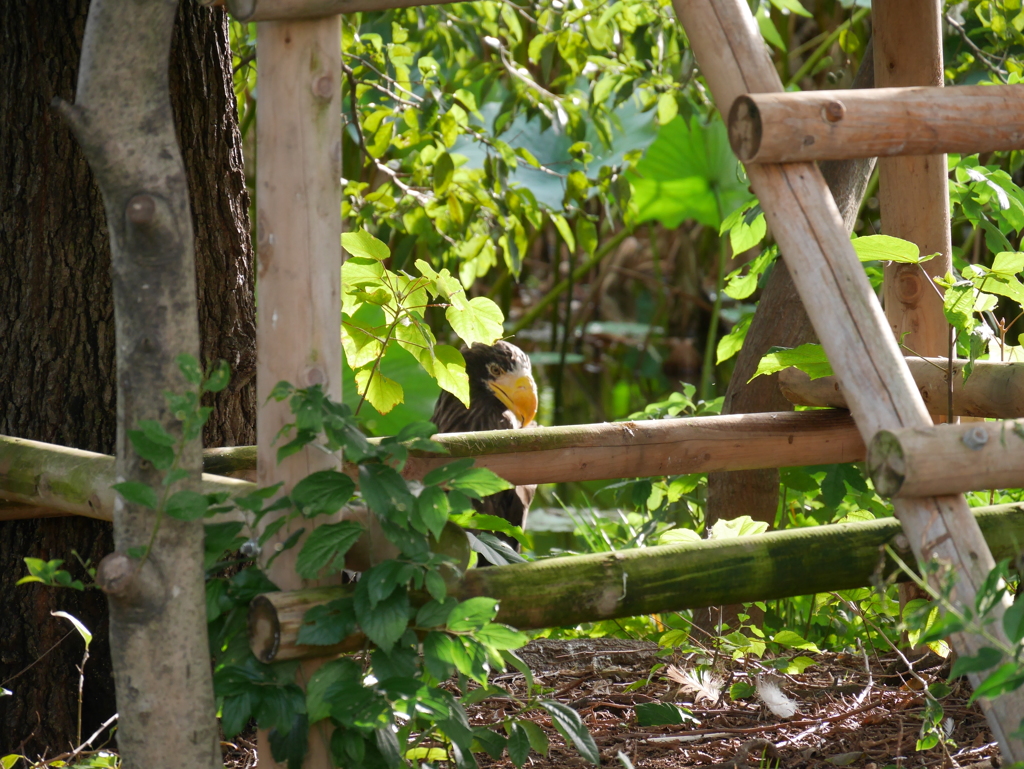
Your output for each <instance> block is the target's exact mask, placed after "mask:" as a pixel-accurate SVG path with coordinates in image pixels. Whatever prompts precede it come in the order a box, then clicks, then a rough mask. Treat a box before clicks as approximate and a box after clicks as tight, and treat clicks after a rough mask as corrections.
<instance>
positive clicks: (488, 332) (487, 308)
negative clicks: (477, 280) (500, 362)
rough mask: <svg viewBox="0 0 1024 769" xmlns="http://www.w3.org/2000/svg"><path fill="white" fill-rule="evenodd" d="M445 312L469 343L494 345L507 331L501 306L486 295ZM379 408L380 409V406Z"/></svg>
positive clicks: (452, 324) (455, 329)
mask: <svg viewBox="0 0 1024 769" xmlns="http://www.w3.org/2000/svg"><path fill="white" fill-rule="evenodd" d="M444 314H445V317H446V318H447V319H448V322H449V323H450V324H451V326H452V329H453V330H454V331H455V333H456V334H458V335H459V338H461V339H462V341H463V342H465V343H466V344H467V345H472V344H473V343H474V342H480V343H482V344H486V345H492V344H494V343H495V342H496V341H497V340H498V339H500V338H501V336H502V334H504V332H505V329H504V327H503V325H502V324H503V323H504V322H505V316H504V315H503V314H502V312H501V308H500V307H498V305H496V304H495V303H494V302H493V301H492V300H490V299H488V298H487V297H486V296H477V297H474V298H473V299H470V300H469V301H468V302H465V303H464V304H463V305H462V306H461V307H455V306H452V307H449V308H448V309H447V310H445V313H444ZM374 408H377V407H376V405H374ZM377 410H378V411H380V409H379V408H378V409H377Z"/></svg>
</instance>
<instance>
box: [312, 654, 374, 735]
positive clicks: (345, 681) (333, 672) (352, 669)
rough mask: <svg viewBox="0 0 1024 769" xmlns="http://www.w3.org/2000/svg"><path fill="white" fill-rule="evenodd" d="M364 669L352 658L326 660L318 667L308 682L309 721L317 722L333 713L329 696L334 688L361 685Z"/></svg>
mask: <svg viewBox="0 0 1024 769" xmlns="http://www.w3.org/2000/svg"><path fill="white" fill-rule="evenodd" d="M361 679H362V670H360V668H359V666H358V665H357V664H356V663H355V662H354V661H353V660H351V659H348V658H344V659H337V660H331V661H330V662H326V663H324V664H323V665H321V666H320V667H318V668H317V669H316V671H315V672H314V673H313V675H311V676H310V677H309V683H308V684H306V712H307V713H308V715H309V722H310V723H311V724H315V723H316V722H317V721H322V720H323V719H325V718H327V717H328V716H329V715H330V714H331V707H330V704H329V703H328V698H329V697H330V695H331V694H332V691H333V690H336V689H339V688H343V687H345V686H359V685H361Z"/></svg>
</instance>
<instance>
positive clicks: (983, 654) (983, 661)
mask: <svg viewBox="0 0 1024 769" xmlns="http://www.w3.org/2000/svg"><path fill="white" fill-rule="evenodd" d="M1002 660H1003V653H1002V652H1000V651H998V650H997V649H993V648H992V647H991V646H982V647H981V648H980V649H978V653H977V654H975V655H972V656H970V657H957V659H956V662H954V663H953V669H952V670H951V671H950V672H949V679H950V680H951V681H952V680H954V679H956V678H958V677H959V676H964V675H967V674H968V673H983V672H984V671H986V670H989V669H991V668H994V667H995V666H996V665H998V664H999V663H1000V662H1002Z"/></svg>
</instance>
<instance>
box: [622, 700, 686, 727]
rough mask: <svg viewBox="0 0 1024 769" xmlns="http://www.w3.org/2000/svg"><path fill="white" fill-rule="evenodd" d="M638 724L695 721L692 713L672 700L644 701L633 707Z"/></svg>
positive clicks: (658, 724)
mask: <svg viewBox="0 0 1024 769" xmlns="http://www.w3.org/2000/svg"><path fill="white" fill-rule="evenodd" d="M633 712H634V713H636V723H637V726H665V725H668V724H684V723H686V722H687V721H691V722H692V721H693V720H694V718H693V716H692V715H690V714H689V713H687V712H686V711H685V710H683V709H682V708H681V707H679V706H678V705H674V704H672V703H671V702H644V703H641V704H639V705H637V706H636V707H635V708H633Z"/></svg>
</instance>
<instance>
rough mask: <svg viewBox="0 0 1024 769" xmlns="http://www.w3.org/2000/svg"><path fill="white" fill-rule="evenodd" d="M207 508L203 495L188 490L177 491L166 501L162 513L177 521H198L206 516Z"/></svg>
mask: <svg viewBox="0 0 1024 769" xmlns="http://www.w3.org/2000/svg"><path fill="white" fill-rule="evenodd" d="M208 507H209V504H208V502H207V500H206V495H205V494H200V493H199V492H197V491H188V490H186V491H177V492H175V493H174V494H172V495H171V496H170V498H169V499H168V500H167V507H166V509H165V510H164V512H165V513H167V515H169V516H170V517H171V518H176V519H177V520H179V521H198V520H199V519H200V518H202V517H203V516H204V515H206V510H207V508H208Z"/></svg>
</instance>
